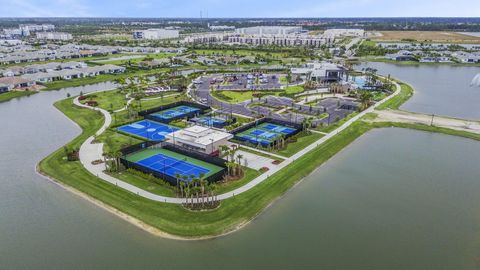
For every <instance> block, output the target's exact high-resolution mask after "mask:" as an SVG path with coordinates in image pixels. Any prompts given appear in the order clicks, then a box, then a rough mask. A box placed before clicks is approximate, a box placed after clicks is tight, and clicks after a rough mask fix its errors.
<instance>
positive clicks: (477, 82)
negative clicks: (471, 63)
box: [470, 73, 480, 87]
mask: <svg viewBox="0 0 480 270" xmlns="http://www.w3.org/2000/svg"><path fill="white" fill-rule="evenodd" d="M470 86H477V87H480V73H478V74H477V76H475V77H474V78H473V80H472V82H471V83H470Z"/></svg>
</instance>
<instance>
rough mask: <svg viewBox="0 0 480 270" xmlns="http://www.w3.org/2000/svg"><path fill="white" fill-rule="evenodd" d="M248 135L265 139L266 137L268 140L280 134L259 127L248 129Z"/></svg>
mask: <svg viewBox="0 0 480 270" xmlns="http://www.w3.org/2000/svg"><path fill="white" fill-rule="evenodd" d="M250 135H253V136H256V137H261V138H265V139H268V140H273V139H275V138H276V137H278V136H280V135H279V134H278V133H273V132H268V131H265V130H261V129H252V130H251V131H250Z"/></svg>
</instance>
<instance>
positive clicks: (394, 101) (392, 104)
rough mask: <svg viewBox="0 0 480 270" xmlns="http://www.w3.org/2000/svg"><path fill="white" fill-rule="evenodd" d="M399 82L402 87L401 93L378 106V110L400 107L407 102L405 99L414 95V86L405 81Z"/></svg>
mask: <svg viewBox="0 0 480 270" xmlns="http://www.w3.org/2000/svg"><path fill="white" fill-rule="evenodd" d="M399 84H400V87H401V91H400V94H398V95H396V96H394V97H392V98H391V99H389V100H387V101H386V102H384V103H383V104H381V105H380V106H378V107H377V110H384V109H398V108H400V106H401V105H402V104H403V103H405V101H407V100H408V99H409V98H410V97H411V96H412V95H413V88H412V87H411V86H410V85H408V84H406V83H403V82H399Z"/></svg>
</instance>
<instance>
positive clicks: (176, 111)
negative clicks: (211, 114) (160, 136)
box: [151, 105, 200, 120]
mask: <svg viewBox="0 0 480 270" xmlns="http://www.w3.org/2000/svg"><path fill="white" fill-rule="evenodd" d="M199 111H200V109H198V108H194V107H190V106H185V105H182V106H177V107H173V108H170V109H166V110H163V111H159V112H156V113H152V114H151V115H152V116H154V117H157V118H159V119H162V120H170V119H174V118H176V119H178V118H182V117H184V116H185V115H189V114H191V113H196V112H199Z"/></svg>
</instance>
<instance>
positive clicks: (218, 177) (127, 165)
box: [120, 142, 227, 185]
mask: <svg viewBox="0 0 480 270" xmlns="http://www.w3.org/2000/svg"><path fill="white" fill-rule="evenodd" d="M146 148H162V149H166V150H169V151H172V152H176V153H179V154H182V155H184V156H187V157H191V158H195V159H198V160H202V161H205V162H208V163H211V164H213V165H216V166H219V167H221V168H223V170H221V171H219V172H217V173H214V174H212V175H209V176H208V177H206V178H205V180H207V181H208V182H210V183H212V182H217V181H220V180H222V179H223V176H224V175H225V173H226V170H227V166H226V165H225V164H226V162H227V161H226V160H224V159H221V158H219V157H212V156H210V155H207V154H204V153H199V152H192V151H190V150H187V149H185V148H183V147H180V146H177V145H173V144H171V143H167V142H161V143H158V142H143V143H139V144H135V145H132V146H128V147H125V148H123V149H121V150H120V152H121V153H122V157H121V158H120V162H121V163H122V164H123V166H125V168H127V169H130V168H131V169H135V170H138V171H141V172H144V173H147V174H151V175H153V176H155V177H157V178H161V179H163V180H165V181H167V182H169V183H170V184H172V185H177V179H176V178H175V177H172V176H170V175H167V174H164V173H162V172H159V171H155V170H152V169H150V168H147V167H145V166H142V165H140V164H138V163H135V162H131V161H129V160H127V159H126V158H125V156H126V155H129V154H133V153H135V152H138V151H141V150H143V149H146ZM170 166H172V165H170Z"/></svg>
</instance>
